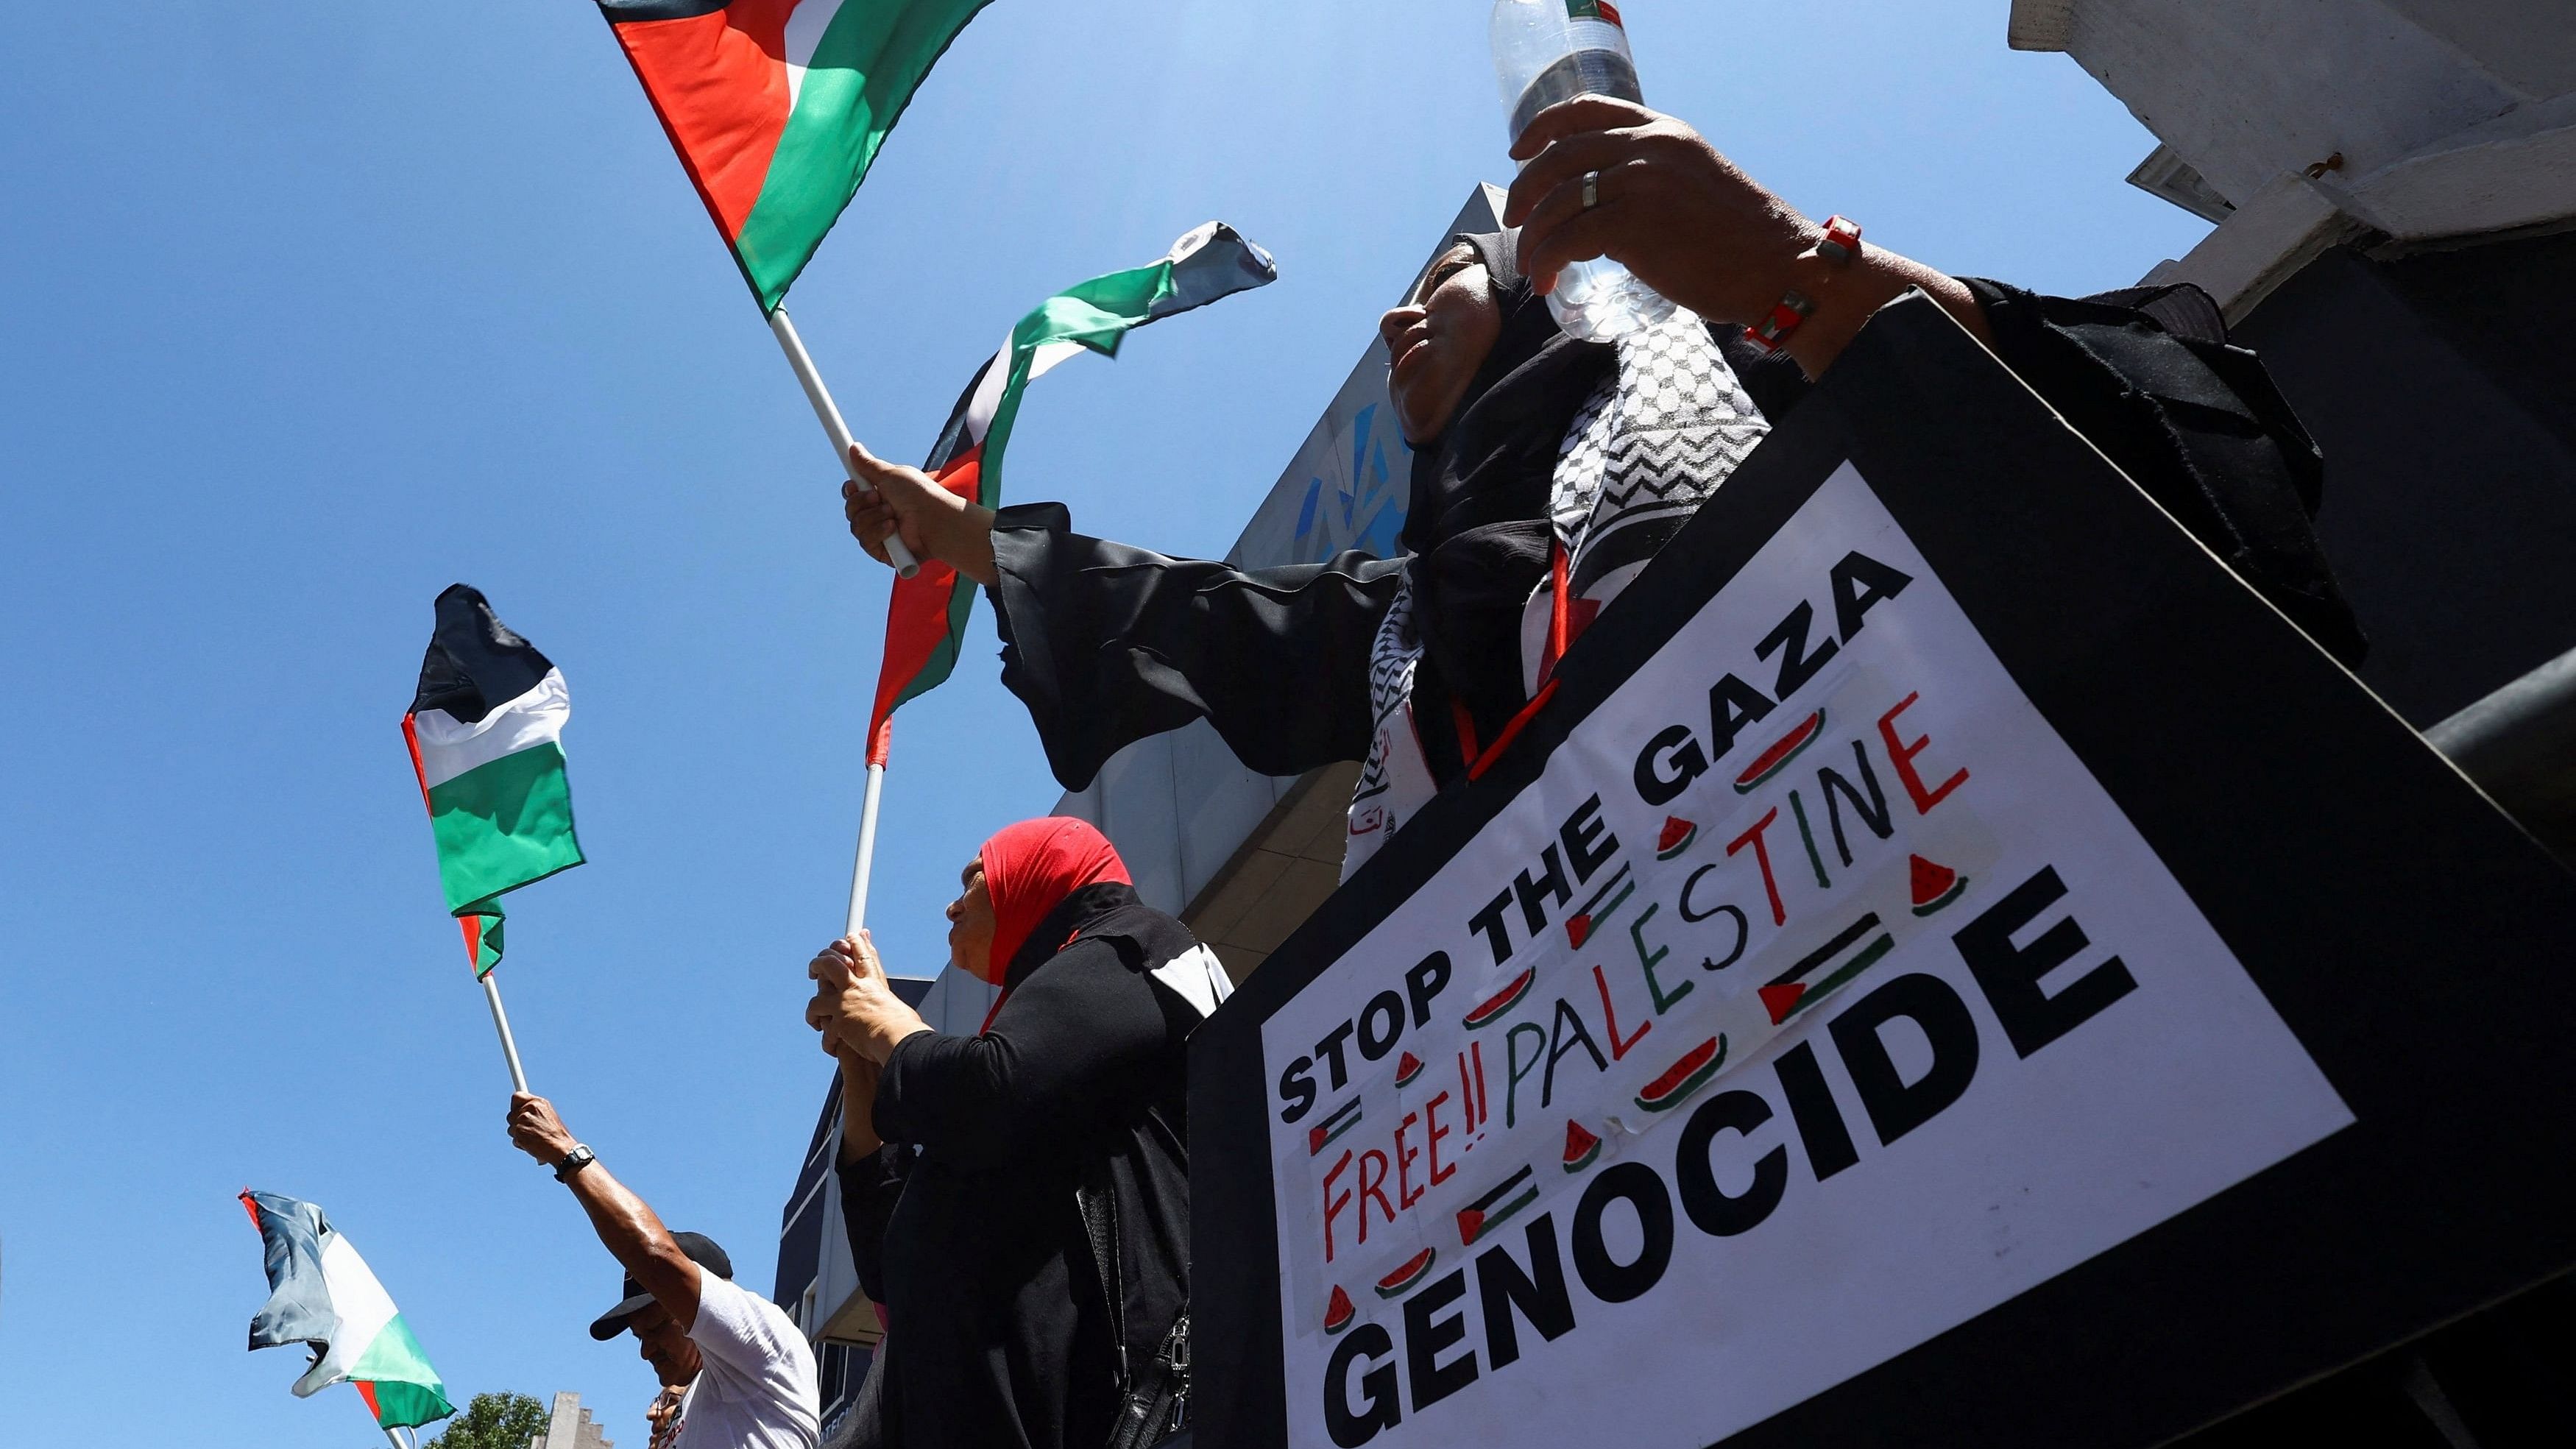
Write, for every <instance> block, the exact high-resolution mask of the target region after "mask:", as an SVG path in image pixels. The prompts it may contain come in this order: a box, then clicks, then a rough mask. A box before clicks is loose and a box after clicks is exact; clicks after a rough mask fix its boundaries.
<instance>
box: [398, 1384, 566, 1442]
mask: <svg viewBox="0 0 2576 1449" xmlns="http://www.w3.org/2000/svg"><path fill="white" fill-rule="evenodd" d="M550 1417H551V1416H550V1415H549V1414H547V1412H546V1406H545V1405H543V1404H541V1403H538V1402H537V1401H536V1400H534V1399H532V1398H529V1397H528V1396H527V1395H525V1394H476V1395H475V1396H474V1402H472V1403H470V1404H467V1405H466V1406H465V1412H464V1413H462V1414H459V1415H457V1416H456V1417H455V1418H453V1419H450V1420H448V1421H447V1430H446V1432H445V1433H442V1434H440V1435H439V1436H438V1437H437V1438H435V1439H432V1440H430V1441H429V1442H428V1443H427V1444H425V1445H423V1446H422V1449H528V1441H529V1440H530V1439H532V1438H535V1437H536V1436H537V1435H539V1434H543V1433H544V1432H546V1421H547V1420H548V1419H549V1418H550Z"/></svg>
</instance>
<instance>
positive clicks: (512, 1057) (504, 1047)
mask: <svg viewBox="0 0 2576 1449" xmlns="http://www.w3.org/2000/svg"><path fill="white" fill-rule="evenodd" d="M500 974H501V973H500V972H499V971H498V970H497V969H496V970H491V971H486V972H484V973H483V999H484V1000H486V1001H488V1002H490V1003H492V1029H493V1030H494V1031H497V1032H499V1033H500V1034H501V1055H502V1056H504V1057H506V1058H508V1059H509V1063H510V1089H511V1090H512V1091H517V1092H524V1091H526V1090H528V1069H527V1068H525V1067H523V1066H520V1065H519V1044H518V1042H517V1041H515V1040H513V1039H512V1038H511V1036H510V1013H508V1012H506V1011H503V1010H502V1009H501V983H500V981H499V979H498V978H499V976H500Z"/></svg>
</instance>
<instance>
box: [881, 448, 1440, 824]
mask: <svg viewBox="0 0 2576 1449" xmlns="http://www.w3.org/2000/svg"><path fill="white" fill-rule="evenodd" d="M855 457H856V461H857V463H858V466H859V468H860V469H861V471H862V472H864V473H865V474H866V476H867V477H868V478H869V479H870V480H871V482H872V485H873V488H872V491H867V490H862V489H860V488H859V486H858V485H857V484H855V483H853V484H851V485H849V486H847V487H846V488H844V489H843V492H842V500H843V511H844V513H845V514H846V515H847V517H848V519H849V523H850V532H851V533H852V534H853V535H854V536H855V537H856V538H857V539H858V540H859V542H860V543H861V544H862V545H864V546H865V547H866V548H867V549H868V551H869V552H870V553H872V554H875V555H876V556H878V557H879V558H882V557H884V547H885V540H886V537H887V535H889V534H891V533H892V532H894V531H895V530H896V529H897V528H898V527H900V528H901V529H902V531H903V536H904V541H905V542H906V543H907V544H908V545H910V546H911V548H912V550H913V552H914V554H915V555H916V556H918V557H921V558H925V559H937V560H939V561H941V562H943V563H946V564H948V565H950V566H951V567H953V568H955V569H956V570H957V571H958V572H959V573H961V574H963V575H965V576H966V577H967V578H970V579H973V580H975V581H976V582H978V583H980V584H983V585H984V586H985V587H986V590H987V591H988V592H989V593H990V594H991V595H992V599H993V609H994V615H995V627H997V628H998V629H999V630H1000V631H1001V635H1002V683H1003V684H1004V685H1006V686H1008V687H1009V688H1010V690H1011V692H1012V693H1014V694H1016V695H1018V696H1019V697H1020V702H1021V703H1023V704H1025V705H1027V706H1028V709H1029V715H1030V718H1031V719H1032V721H1033V722H1034V723H1035V724H1036V725H1037V728H1038V737H1039V739H1040V741H1041V743H1043V744H1044V745H1045V747H1046V753H1047V763H1048V764H1049V765H1050V766H1052V767H1053V768H1054V771H1055V776H1056V779H1057V780H1058V781H1059V782H1060V783H1062V784H1063V785H1064V787H1065V788H1066V789H1069V790H1079V789H1082V788H1084V787H1085V786H1087V785H1089V784H1090V783H1091V781H1092V778H1093V777H1094V776H1095V775H1097V774H1098V773H1099V772H1100V767H1101V766H1102V765H1103V764H1106V763H1107V762H1108V759H1109V757H1110V756H1111V755H1113V754H1116V753H1117V752H1118V751H1119V750H1120V749H1122V748H1124V747H1125V746H1127V745H1129V744H1131V743H1133V742H1135V741H1137V740H1140V739H1143V738H1145V737H1146V736H1147V735H1154V734H1160V733H1162V732H1163V731H1165V730H1170V729H1178V728H1180V727H1181V726H1182V725H1185V724H1188V723H1189V722H1190V721H1192V720H1195V719H1205V720H1207V721H1208V722H1210V723H1211V724H1213V725H1214V726H1215V727H1216V732H1217V734H1218V735H1219V736H1221V737H1223V738H1224V740H1225V742H1226V745H1227V746H1228V747H1229V748H1230V749H1232V750H1233V751H1234V753H1235V756H1236V758H1238V759H1240V760H1242V761H1243V762H1244V763H1245V764H1246V765H1249V766H1251V767H1252V768H1253V769H1256V770H1259V771H1261V772H1263V773H1264V774H1271V775H1295V774H1301V773H1303V772H1304V771H1307V770H1310V769H1313V768H1314V767H1315V766H1317V765H1325V764H1331V763H1333V762H1335V761H1337V760H1356V759H1359V758H1361V757H1363V756H1364V755H1366V754H1367V753H1368V747H1369V738H1370V734H1371V731H1372V729H1373V728H1374V726H1375V724H1376V721H1375V720H1373V719H1371V718H1370V717H1369V704H1368V660H1369V651H1370V646H1371V644H1372V643H1373V642H1374V641H1375V639H1376V637H1377V627H1378V624H1379V622H1380V621H1381V620H1383V619H1384V618H1385V617H1386V610H1387V606H1388V604H1389V603H1391V602H1392V601H1393V600H1394V598H1395V593H1396V588H1397V585H1398V584H1399V582H1400V581H1401V578H1402V574H1403V569H1404V562H1403V560H1401V559H1379V558H1373V557H1371V556H1369V555H1367V554H1362V553H1346V554H1342V555H1340V556H1339V557H1337V558H1334V559H1332V560H1331V561H1329V562H1326V563H1321V564H1309V565H1302V566H1297V567H1290V568H1275V569H1238V568H1235V567H1233V566H1232V565H1230V564H1223V563H1214V562H1209V561H1206V560H1200V559H1180V558H1170V557H1166V556H1165V555H1162V554H1158V553H1152V552H1148V551H1147V550H1144V549H1140V548H1129V547H1127V546H1126V545H1124V544H1117V543H1108V542H1104V541H1103V540H1100V539H1096V538H1086V537H1084V536H1082V535H1081V534H1077V533H1075V532H1073V531H1072V519H1071V517H1070V515H1068V514H1067V513H1066V512H1065V510H1064V509H1063V508H1062V507H1061V506H1060V505H1057V504H1052V503H1041V504H1030V505H1025V506H1022V507H1017V508H1005V509H1003V510H1001V511H1000V512H999V513H998V514H997V513H995V512H993V511H992V510H990V509H986V508H982V507H979V506H978V505H976V504H975V503H973V502H971V501H969V500H968V499H966V498H964V497H961V496H959V495H957V494H954V493H951V492H950V491H948V490H947V489H946V488H944V487H942V486H941V485H940V484H939V483H937V482H936V481H934V480H933V479H932V478H931V477H930V476H929V475H928V474H925V473H923V472H922V471H921V470H920V469H918V468H906V467H903V466H901V465H899V464H893V463H886V462H883V461H881V460H879V459H876V458H874V457H871V456H869V455H868V454H867V453H866V451H865V450H864V449H862V450H861V451H860V452H859V453H858V454H856V455H855Z"/></svg>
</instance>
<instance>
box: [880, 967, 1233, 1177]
mask: <svg viewBox="0 0 2576 1449" xmlns="http://www.w3.org/2000/svg"><path fill="white" fill-rule="evenodd" d="M1186 1035H1187V1028H1186V1024H1184V1023H1178V1022H1176V1021H1175V1019H1174V1017H1173V1016H1172V1014H1171V1013H1170V1012H1168V1011H1166V1010H1165V1009H1164V1006H1163V1003H1162V1002H1161V1001H1160V1000H1159V999H1157V998H1156V996H1155V995H1154V983H1153V979H1152V978H1151V977H1149V976H1147V975H1145V974H1144V973H1143V972H1141V971H1135V970H1131V969H1129V967H1128V965H1127V962H1126V960H1125V958H1124V957H1123V956H1122V955H1121V954H1120V951H1119V947H1118V944H1117V943H1116V942H1114V941H1111V940H1107V939H1097V938H1093V939H1084V940H1080V941H1076V942H1074V943H1073V944H1072V945H1070V946H1067V947H1066V948H1065V949H1063V950H1062V951H1059V952H1057V953H1056V954H1055V956H1054V957H1052V958H1050V959H1049V960H1048V961H1047V962H1045V964H1043V965H1041V966H1039V967H1038V968H1037V969H1036V970H1035V971H1032V972H1030V973H1029V975H1028V978H1027V979H1026V980H1024V981H1022V982H1020V984H1019V985H1017V986H1015V987H1013V988H1012V989H1011V994H1010V996H1009V997H1008V998H1007V999H1005V1000H1004V1001H1003V1003H1002V1010H1001V1014H1000V1015H998V1016H996V1017H994V1018H993V1024H992V1026H991V1027H990V1028H988V1029H987V1030H986V1031H985V1032H984V1033H983V1034H982V1035H980V1036H952V1035H950V1034H948V1033H945V1032H936V1031H924V1032H915V1033H913V1034H912V1035H911V1036H908V1037H905V1038H904V1039H903V1040H902V1041H901V1042H898V1043H897V1044H896V1045H895V1049H894V1055H893V1056H892V1057H890V1058H888V1059H887V1061H886V1065H885V1073H884V1075H883V1076H882V1077H881V1078H879V1079H878V1083H877V1110H876V1129H877V1135H879V1136H881V1137H883V1138H885V1140H887V1141H888V1142H905V1143H911V1144H913V1145H915V1146H918V1147H919V1148H921V1149H922V1151H923V1152H924V1153H925V1154H927V1160H929V1161H933V1162H937V1163H939V1164H941V1165H942V1166H944V1167H947V1168H950V1169H953V1170H957V1171H964V1172H988V1171H995V1170H999V1169H1003V1168H1008V1167H1011V1166H1014V1165H1018V1164H1023V1163H1026V1162H1027V1161H1029V1160H1030V1159H1032V1158H1045V1157H1055V1156H1061V1155H1062V1154H1063V1152H1064V1151H1065V1150H1066V1148H1067V1145H1068V1144H1069V1143H1073V1142H1076V1141H1080V1140H1084V1139H1085V1138H1086V1137H1087V1136H1088V1135H1089V1129H1093V1128H1095V1127H1096V1126H1097V1125H1098V1123H1099V1122H1100V1121H1101V1120H1103V1119H1107V1120H1116V1119H1117V1117H1118V1116H1119V1114H1120V1112H1121V1111H1122V1110H1123V1109H1124V1108H1126V1107H1127V1106H1129V1105H1132V1104H1131V1103H1130V1102H1129V1099H1130V1098H1132V1097H1133V1096H1134V1095H1135V1094H1136V1093H1137V1092H1138V1091H1139V1090H1140V1089H1141V1085H1142V1083H1143V1082H1144V1080H1145V1079H1146V1078H1147V1077H1148V1076H1149V1075H1150V1072H1151V1070H1152V1068H1153V1067H1155V1066H1156V1065H1157V1064H1159V1063H1162V1062H1164V1061H1167V1060H1169V1059H1170V1057H1171V1054H1172V1052H1173V1050H1174V1048H1175V1046H1176V1044H1177V1042H1178V1041H1179V1040H1181V1039H1182V1038H1184V1037H1186Z"/></svg>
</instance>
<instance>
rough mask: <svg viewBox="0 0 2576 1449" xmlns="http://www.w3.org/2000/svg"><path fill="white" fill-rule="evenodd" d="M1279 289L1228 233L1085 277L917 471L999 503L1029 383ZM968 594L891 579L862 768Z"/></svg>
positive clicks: (918, 688) (1211, 233) (962, 631)
mask: <svg viewBox="0 0 2576 1449" xmlns="http://www.w3.org/2000/svg"><path fill="white" fill-rule="evenodd" d="M1278 278H1279V268H1278V266H1277V264H1276V263H1274V262H1272V261H1271V259H1270V253H1268V252H1266V251H1264V250H1262V249H1261V248H1260V247H1259V246H1258V245H1256V244H1255V243H1253V242H1250V241H1247V240H1245V239H1244V237H1243V235H1242V234H1241V233H1239V232H1237V231H1236V230H1235V229H1234V228H1233V227H1230V226H1227V225H1226V224H1225V223H1224V222H1221V221H1212V222H1209V223H1208V224H1207V225H1205V226H1202V227H1200V228H1199V229H1197V230H1196V231H1193V232H1191V233H1190V234H1189V235H1187V236H1185V237H1182V238H1181V239H1180V240H1179V241H1176V242H1174V243H1172V250H1171V251H1170V252H1169V253H1168V254H1167V255H1165V256H1164V257H1163V259H1162V260H1160V261H1158V262H1155V263H1153V264H1152V265H1150V266H1143V267H1138V268H1136V269H1134V270H1133V271H1125V272H1112V273H1110V274H1109V275H1108V276H1105V277H1094V278H1092V279H1091V280H1090V281H1088V282H1085V283H1083V284H1082V285H1080V286H1078V287H1074V288H1071V289H1069V290H1067V291H1064V292H1060V293H1058V294H1056V295H1055V296H1052V297H1049V298H1047V299H1046V300H1045V301H1044V302H1041V303H1039V304H1038V308H1037V310H1036V311H1034V312H1031V313H1030V314H1029V315H1027V316H1026V317H1023V318H1021V319H1020V321H1019V325H1018V326H1016V327H1013V328H1012V329H1011V335H1010V336H1008V337H1006V338H1004V339H1003V340H1002V349H1001V351H999V352H996V353H994V354H993V356H992V358H991V359H990V360H988V361H987V362H985V364H984V366H983V367H982V368H981V369H980V370H978V371H977V372H976V374H975V379H974V381H972V382H970V383H968V384H967V385H966V392H965V394H964V395H963V396H962V397H960V398H958V399H957V407H956V410H955V411H953V412H951V413H950V414H949V415H948V426H947V427H946V428H944V429H942V430H941V431H940V434H939V442H938V443H937V445H936V446H934V447H932V448H931V450H930V459H929V461H928V462H925V463H923V464H922V465H921V466H922V471H923V472H925V473H928V474H929V475H930V476H931V477H933V478H936V479H938V480H939V482H940V483H941V485H942V486H944V487H946V488H947V489H948V491H949V492H951V493H954V494H956V495H957V496H958V497H960V498H971V499H973V500H975V501H976V502H977V503H980V504H982V505H983V506H984V507H986V508H998V507H1000V506H1001V500H1002V450H1003V448H1004V447H1005V446H1007V445H1008V444H1009V442H1010V440H1011V426H1012V424H1013V423H1014V422H1016V421H1017V420H1018V418H1019V415H1020V396H1021V394H1022V392H1024V391H1025V390H1026V389H1027V387H1028V385H1029V383H1030V382H1031V380H1033V379H1035V378H1037V377H1040V376H1042V375H1044V374H1045V373H1046V372H1047V370H1048V369H1050V368H1052V367H1054V366H1055V365H1056V364H1057V363H1059V362H1062V361H1064V360H1065V359H1066V358H1068V357H1071V356H1073V355H1075V354H1076V353H1079V352H1082V351H1084V350H1085V349H1088V350H1090V351H1093V352H1097V353H1099V354H1101V355H1102V356H1104V357H1116V356H1117V355H1118V344H1119V341H1120V339H1122V338H1124V337H1125V336H1126V335H1127V334H1128V333H1130V332H1133V331H1135V330H1136V329H1137V328H1139V327H1142V326H1145V325H1146V324H1148V323H1151V322H1160V321H1162V320H1163V319H1164V318H1166V317H1173V316H1178V315H1179V314H1181V313H1183V312H1187V311H1189V310H1191V309H1192V308H1194V307H1204V306H1206V305H1207V304H1208V303H1210V302H1213V301H1216V300H1217V299H1219V298H1221V297H1230V296H1232V295H1234V294H1235V293H1237V292H1243V291H1249V290H1251V289H1252V288H1254V287H1265V286H1268V285H1269V284H1270V283H1272V282H1274V281H1277V280H1278ZM974 611H975V591H974V590H973V589H972V588H964V589H961V588H959V587H958V586H957V571H956V570H955V569H953V568H950V567H949V566H948V565H946V564H944V563H940V562H938V561H936V560H933V559H924V560H923V561H922V565H921V572H920V573H919V574H917V575H915V576H914V577H912V578H909V579H898V580H897V581H896V582H895V586H894V597H893V599H892V601H891V602H890V603H888V605H887V607H886V643H885V664H884V667H883V668H882V670H881V671H880V672H879V673H878V675H877V700H876V712H875V714H874V715H873V716H872V717H871V718H870V719H869V721H868V763H869V764H872V765H883V764H884V763H885V762H886V752H887V749H888V746H889V743H890V736H891V732H892V728H893V721H894V712H895V710H896V709H897V708H899V707H901V706H902V705H903V703H904V702H905V701H907V700H909V699H912V698H913V697H914V696H916V695H921V694H926V693H928V692H929V691H931V690H932V689H935V688H937V687H938V686H939V685H940V683H941V682H942V681H944V680H946V679H947V678H948V672H949V671H950V670H951V669H953V668H955V667H956V665H957V649H958V646H959V644H960V643H962V642H963V641H964V639H965V637H966V619H967V616H968V615H970V614H972V613H973V612H974Z"/></svg>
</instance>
